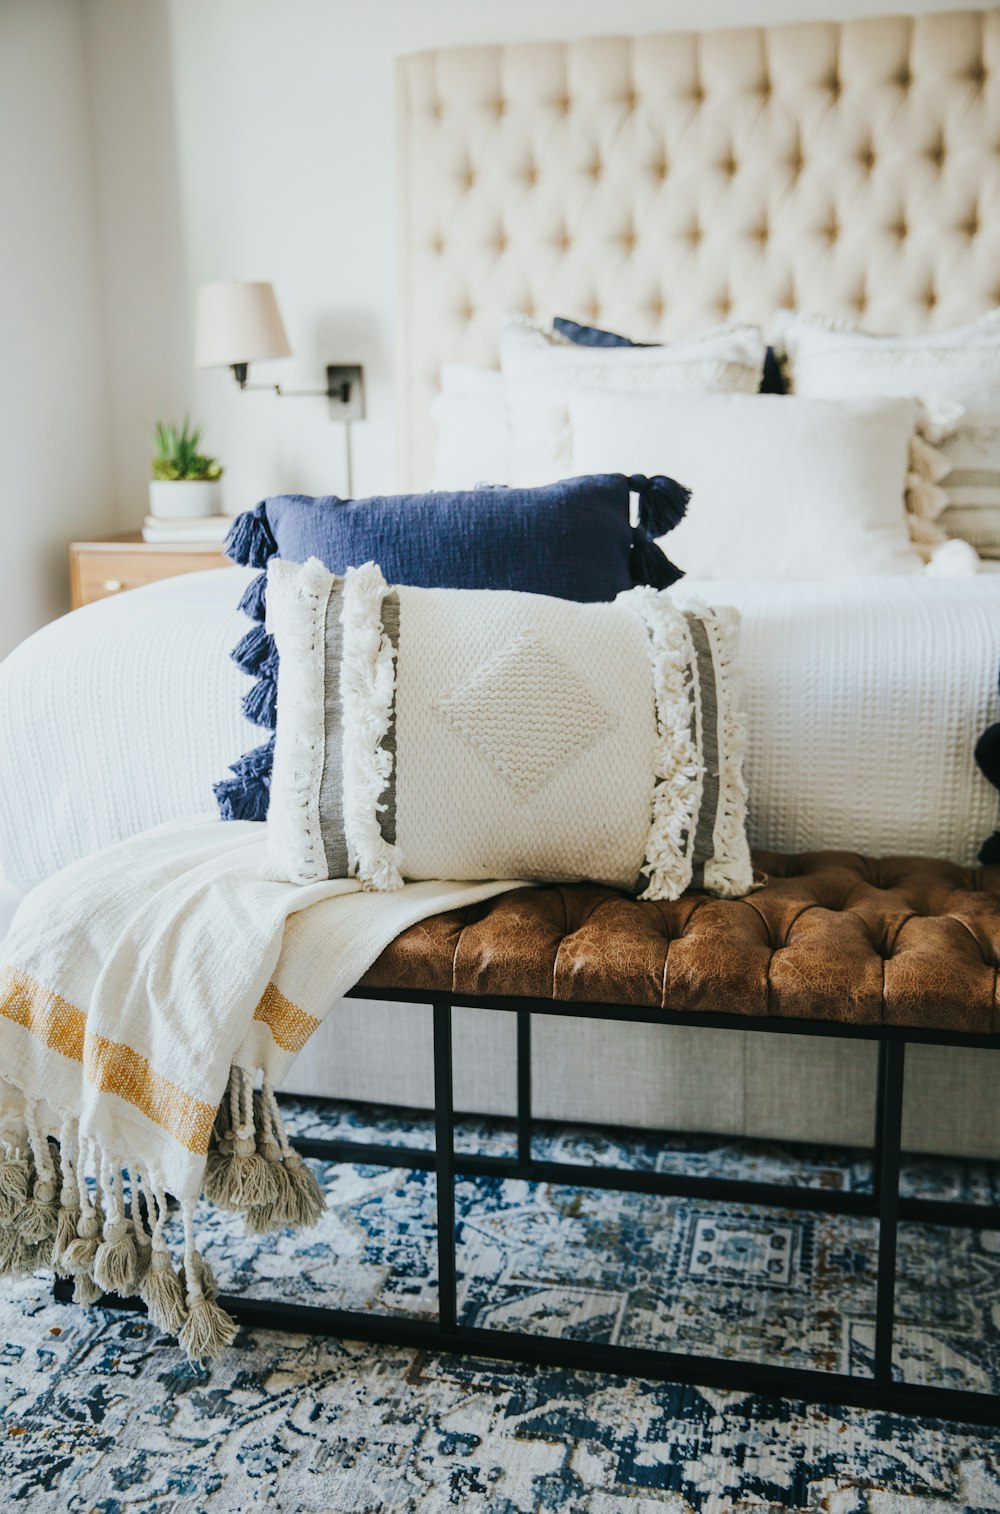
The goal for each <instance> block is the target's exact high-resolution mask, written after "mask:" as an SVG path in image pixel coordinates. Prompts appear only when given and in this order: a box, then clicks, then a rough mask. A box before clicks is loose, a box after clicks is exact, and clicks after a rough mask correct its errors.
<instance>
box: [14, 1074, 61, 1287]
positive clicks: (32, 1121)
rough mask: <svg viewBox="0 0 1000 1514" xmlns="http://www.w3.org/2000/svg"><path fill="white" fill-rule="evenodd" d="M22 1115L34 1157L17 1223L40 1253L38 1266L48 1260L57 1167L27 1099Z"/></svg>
mask: <svg viewBox="0 0 1000 1514" xmlns="http://www.w3.org/2000/svg"><path fill="white" fill-rule="evenodd" d="M24 1119H25V1124H26V1126H27V1129H28V1141H29V1144H30V1146H31V1154H32V1157H33V1159H34V1174H33V1181H32V1183H31V1191H30V1194H29V1197H28V1199H27V1202H26V1203H25V1204H24V1207H23V1208H22V1209H21V1212H20V1214H19V1215H18V1217H17V1220H16V1225H17V1229H18V1231H19V1233H20V1235H21V1238H22V1240H23V1241H24V1242H25V1244H26V1245H27V1246H33V1247H35V1248H36V1249H37V1251H38V1252H39V1253H40V1254H39V1256H38V1264H39V1266H46V1265H47V1264H49V1263H50V1262H51V1258H52V1244H51V1243H52V1240H53V1238H54V1236H55V1233H56V1225H57V1224H58V1220H59V1204H58V1200H57V1192H58V1188H57V1184H56V1169H55V1164H54V1162H53V1160H52V1152H51V1149H50V1147H49V1143H48V1139H47V1138H46V1137H45V1136H43V1135H42V1133H41V1131H40V1130H39V1128H38V1117H37V1108H36V1106H35V1105H34V1104H33V1103H31V1101H30V1100H29V1101H27V1102H26V1103H25V1107H24ZM46 1253H47V1254H46Z"/></svg>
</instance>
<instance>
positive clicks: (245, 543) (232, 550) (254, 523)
mask: <svg viewBox="0 0 1000 1514" xmlns="http://www.w3.org/2000/svg"><path fill="white" fill-rule="evenodd" d="M277 550H278V543H277V542H276V541H275V539H274V537H273V536H272V535H271V527H270V525H269V523H268V519H267V500H266V499H264V500H261V502H260V504H259V505H255V506H254V508H253V509H252V510H246V511H244V513H243V514H242V515H237V517H236V519H235V520H234V521H233V523H232V525H231V526H230V528H229V535H228V536H227V537H226V544H225V548H224V551H225V553H226V556H227V557H230V558H232V560H233V562H235V563H240V564H241V566H243V567H245V568H266V567H267V564H268V562H269V561H270V559H271V558H272V557H273V556H274V555H275V553H276V552H277Z"/></svg>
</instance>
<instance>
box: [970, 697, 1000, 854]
mask: <svg viewBox="0 0 1000 1514" xmlns="http://www.w3.org/2000/svg"><path fill="white" fill-rule="evenodd" d="M975 758H976V762H977V763H978V765H979V771H980V772H981V773H982V775H983V777H984V778H988V779H989V781H990V783H992V785H993V787H994V788H997V789H1000V724H997V725H990V726H987V727H986V730H985V731H984V732H983V734H982V735H981V736H980V738H979V740H978V741H977V742H976V750H975ZM986 845H987V846H989V842H987V843H986Z"/></svg>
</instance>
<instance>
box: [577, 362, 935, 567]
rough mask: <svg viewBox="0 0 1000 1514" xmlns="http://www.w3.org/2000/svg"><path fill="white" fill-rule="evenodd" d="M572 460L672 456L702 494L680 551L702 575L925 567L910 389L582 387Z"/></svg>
mask: <svg viewBox="0 0 1000 1514" xmlns="http://www.w3.org/2000/svg"><path fill="white" fill-rule="evenodd" d="M569 405H570V414H571V418H572V428H573V460H574V466H586V467H591V466H600V465H601V460H602V459H605V460H606V459H607V458H609V457H612V456H614V457H616V458H620V459H621V460H622V461H623V462H625V463H629V464H631V465H632V466H635V467H642V466H644V465H648V466H652V464H653V463H654V462H655V461H656V460H657V459H662V458H665V457H669V458H670V460H671V466H672V467H673V466H676V468H677V470H678V472H679V473H680V474H681V475H682V476H683V477H684V478H685V480H686V482H688V483H689V484H690V486H691V490H692V494H693V496H694V498H695V500H696V502H697V503H696V507H693V508H692V509H691V510H690V511H689V512H688V514H687V516H686V518H685V520H684V521H683V522H681V523H680V524H679V525H678V528H677V530H676V531H675V532H674V533H673V535H672V536H671V552H672V553H674V554H675V555H676V557H677V560H678V562H679V563H680V565H681V566H682V567H683V568H684V571H685V572H686V573H690V574H692V575H694V576H695V577H699V578H730V579H747V578H772V579H779V578H780V579H789V578H825V579H832V578H857V577H867V576H869V575H874V574H895V573H921V572H922V571H923V566H924V565H923V562H922V560H921V558H920V556H919V554H918V553H917V551H916V549H915V547H914V546H913V544H912V543H911V541H910V539H909V533H908V530H907V522H906V511H905V505H904V490H905V487H906V477H907V469H908V466H909V464H908V457H909V445H910V440H911V437H912V435H913V431H914V426H915V424H916V416H917V407H916V404H915V402H914V401H913V400H908V399H862V400H821V399H799V398H795V397H793V396H778V395H765V394H761V395H752V396H751V395H743V394H678V395H673V396H669V397H662V396H652V395H646V394H643V395H629V396H627V397H626V396H623V395H608V394H603V393H594V392H592V391H587V390H581V391H579V392H578V393H576V394H574V395H572V396H571V398H570V401H569Z"/></svg>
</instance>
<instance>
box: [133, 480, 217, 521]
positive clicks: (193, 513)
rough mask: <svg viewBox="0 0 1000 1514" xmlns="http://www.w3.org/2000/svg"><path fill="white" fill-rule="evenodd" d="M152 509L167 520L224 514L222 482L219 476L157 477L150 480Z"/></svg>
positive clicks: (151, 510) (150, 504) (150, 505)
mask: <svg viewBox="0 0 1000 1514" xmlns="http://www.w3.org/2000/svg"><path fill="white" fill-rule="evenodd" d="M149 513H150V515H158V516H159V517H160V518H161V519H163V520H195V519H197V518H198V517H199V516H202V515H221V514H222V485H221V484H220V482H219V480H218V479H217V478H214V479H204V478H180V479H162V478H154V479H151V480H150V483H149Z"/></svg>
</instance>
